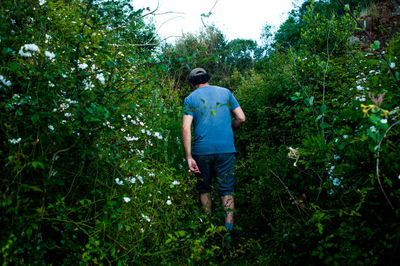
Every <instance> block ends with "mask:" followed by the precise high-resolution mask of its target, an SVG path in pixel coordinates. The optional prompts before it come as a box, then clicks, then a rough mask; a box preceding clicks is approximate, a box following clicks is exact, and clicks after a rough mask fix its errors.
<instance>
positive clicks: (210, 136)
mask: <svg viewBox="0 0 400 266" xmlns="http://www.w3.org/2000/svg"><path fill="white" fill-rule="evenodd" d="M237 107H239V103H238V102H237V100H236V99H235V97H234V96H233V94H232V92H231V91H230V90H228V89H225V88H222V87H217V86H204V87H200V88H198V89H196V90H195V91H193V92H192V93H191V94H190V95H189V96H188V97H186V98H185V101H184V106H183V115H191V116H193V126H194V134H193V135H194V140H193V148H192V154H195V155H207V154H217V153H232V152H236V150H235V145H234V141H233V130H232V120H231V111H232V110H234V109H236V108H237Z"/></svg>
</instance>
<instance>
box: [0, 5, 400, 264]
mask: <svg viewBox="0 0 400 266" xmlns="http://www.w3.org/2000/svg"><path fill="white" fill-rule="evenodd" d="M343 2H344V4H349V5H350V6H351V7H352V9H353V7H354V8H355V5H356V4H357V5H359V7H361V8H367V7H368V4H370V3H371V2H374V1H343ZM133 4H134V2H133ZM149 15H152V11H151V10H143V9H140V10H137V9H135V8H134V6H132V1H129V0H120V1H112V0H101V1H100V0H98V1H94V0H87V1H80V0H79V1H78V0H72V1H64V0H52V1H49V0H48V1H45V0H39V1H36V0H32V1H11V0H4V1H2V2H1V3H0V20H1V23H0V49H1V54H0V61H1V66H0V97H1V99H2V101H1V104H0V109H1V115H0V119H1V134H2V136H3V138H2V140H1V149H0V160H1V163H2V164H3V171H2V173H1V176H0V186H1V200H0V203H1V206H0V208H1V210H0V211H1V226H2V231H1V234H0V246H1V253H2V260H3V264H4V265H7V264H65V265H69V264H80V263H81V264H156V263H162V264H196V263H201V264H203V263H204V264H220V263H227V264H229V263H233V264H267V265H280V264H302V265H304V264H336V265H337V264H394V263H395V262H396V261H398V260H399V252H398V251H399V240H400V229H399V228H398V224H399V216H400V211H399V206H400V155H399V152H398V150H399V147H400V138H399V137H398V136H399V133H400V97H399V96H400V95H399V91H400V87H399V85H398V84H399V80H400V79H399V71H398V69H399V64H398V58H399V57H400V35H395V36H393V38H392V39H391V40H390V42H388V44H387V45H385V44H381V45H380V44H379V43H378V42H376V43H375V44H373V45H372V46H371V48H370V49H368V50H362V49H361V46H360V45H359V44H358V43H353V42H349V39H350V37H351V35H352V34H353V33H354V31H355V29H356V24H355V22H354V20H352V18H351V17H350V16H349V14H348V13H346V10H345V9H344V8H343V6H341V5H340V4H338V2H337V1H318V2H315V3H314V2H313V1H305V3H304V4H303V5H302V6H301V7H300V8H299V9H298V10H295V11H293V12H292V15H291V16H289V18H288V19H287V21H286V22H285V23H283V24H282V25H281V27H280V29H279V30H278V32H277V33H276V34H275V36H274V40H273V41H271V39H272V35H271V33H270V32H269V30H270V28H269V27H268V26H266V31H265V32H264V34H263V38H264V39H265V42H264V43H263V44H262V45H260V46H259V45H257V43H256V42H255V41H252V40H242V39H237V40H232V41H227V40H226V38H225V36H224V34H223V33H222V32H221V31H219V30H218V29H217V28H216V27H215V26H207V27H206V28H205V29H204V31H202V32H200V33H198V34H188V35H185V36H183V37H182V38H181V39H179V40H178V41H177V42H176V43H175V44H173V45H172V44H168V45H164V46H160V45H159V44H158V41H159V40H158V37H157V35H156V34H155V29H154V26H152V25H151V24H149V23H148V22H146V17H148V16H149ZM379 46H382V47H379ZM381 49H382V50H381ZM197 66H202V67H205V68H206V69H207V70H209V72H210V73H211V75H212V80H211V81H212V83H214V84H217V85H221V86H227V87H229V88H230V89H232V90H233V92H234V94H235V96H236V98H237V99H238V101H239V103H240V104H241V106H242V108H243V110H244V112H245V114H246V116H247V121H246V123H245V124H244V126H243V128H242V129H240V130H239V131H237V133H236V146H237V150H238V164H237V172H236V176H237V180H236V183H237V187H236V207H237V214H236V216H235V217H236V222H235V224H236V225H237V226H236V228H235V229H236V231H237V241H236V246H235V247H233V248H232V247H230V245H229V244H228V243H226V239H225V238H224V235H225V233H226V232H225V229H224V227H215V226H213V225H212V224H211V222H210V217H206V216H205V215H204V214H203V212H202V210H201V208H200V207H199V204H198V199H197V193H196V191H195V188H194V179H193V177H192V176H190V175H189V174H188V172H187V168H186V162H185V160H184V157H183V151H182V147H181V141H180V120H181V106H182V98H183V97H184V96H186V95H187V94H188V93H189V87H188V86H187V84H186V78H187V74H188V73H189V71H190V69H192V68H194V67H197ZM215 208H216V212H215V216H216V217H215V220H218V219H219V220H222V216H223V213H222V211H221V207H220V206H219V205H218V204H217V205H216V207H215Z"/></svg>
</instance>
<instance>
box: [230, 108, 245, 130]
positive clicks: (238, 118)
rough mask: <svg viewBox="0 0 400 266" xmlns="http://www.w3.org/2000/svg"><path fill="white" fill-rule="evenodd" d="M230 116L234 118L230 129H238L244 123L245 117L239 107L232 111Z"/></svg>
mask: <svg viewBox="0 0 400 266" xmlns="http://www.w3.org/2000/svg"><path fill="white" fill-rule="evenodd" d="M232 114H233V118H234V119H233V121H232V128H233V129H238V128H239V127H240V126H241V125H242V124H243V122H244V121H246V116H245V115H244V112H243V110H242V108H241V107H240V106H239V107H236V108H235V109H233V110H232Z"/></svg>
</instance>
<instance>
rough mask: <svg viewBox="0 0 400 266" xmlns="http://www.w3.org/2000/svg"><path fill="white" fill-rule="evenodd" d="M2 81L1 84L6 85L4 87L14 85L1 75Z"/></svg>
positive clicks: (0, 79)
mask: <svg viewBox="0 0 400 266" xmlns="http://www.w3.org/2000/svg"><path fill="white" fill-rule="evenodd" d="M0 81H1V83H3V84H4V86H10V85H12V83H11V81H9V80H6V78H5V77H4V76H3V75H0Z"/></svg>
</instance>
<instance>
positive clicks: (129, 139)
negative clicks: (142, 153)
mask: <svg viewBox="0 0 400 266" xmlns="http://www.w3.org/2000/svg"><path fill="white" fill-rule="evenodd" d="M124 138H125V139H126V140H127V141H133V140H138V139H139V138H136V137H135V136H133V137H131V136H129V135H128V136H125V137H124Z"/></svg>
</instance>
